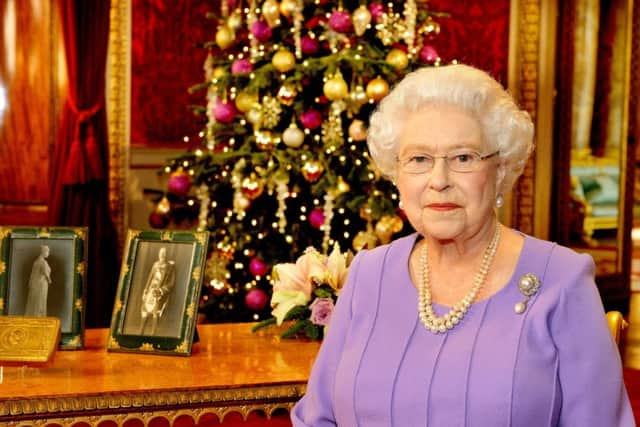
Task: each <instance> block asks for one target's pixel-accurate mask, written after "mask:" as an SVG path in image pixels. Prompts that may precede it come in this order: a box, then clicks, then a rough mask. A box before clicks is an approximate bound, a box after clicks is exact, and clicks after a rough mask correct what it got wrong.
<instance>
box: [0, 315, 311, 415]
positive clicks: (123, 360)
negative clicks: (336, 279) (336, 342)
mask: <svg viewBox="0 0 640 427" xmlns="http://www.w3.org/2000/svg"><path fill="white" fill-rule="evenodd" d="M251 326H252V325H251V324H246V323H245V324H219V325H199V326H198V332H199V335H200V342H199V343H197V344H195V345H194V347H193V354H192V356H191V357H181V356H161V355H152V354H131V353H109V352H107V351H106V350H105V343H106V339H107V333H108V330H106V329H89V330H87V331H86V349H85V350H82V351H58V352H57V353H56V354H55V356H54V359H53V361H52V362H50V363H48V364H47V365H44V366H39V367H34V366H4V367H2V380H1V381H0V426H7V427H13V426H24V425H28V426H32V425H35V426H47V425H50V424H52V423H55V424H58V425H61V426H71V425H73V424H76V423H77V422H79V421H81V422H84V423H87V424H88V425H90V426H97V425H98V424H100V423H102V425H108V426H112V427H113V426H114V425H117V426H122V425H124V424H125V422H126V424H127V426H129V425H138V426H139V425H145V426H146V425H149V422H150V420H153V419H157V418H158V417H162V418H164V419H165V420H168V422H169V425H172V424H173V421H174V420H176V418H177V417H180V416H182V415H185V414H186V415H189V416H191V417H192V418H193V420H194V422H196V423H198V422H199V420H200V419H201V418H202V417H203V416H205V415H206V416H209V417H210V416H211V414H215V415H216V416H217V417H218V418H219V419H220V420H222V419H223V418H224V416H225V415H226V414H227V413H229V412H233V411H237V412H240V413H241V414H242V415H243V417H246V416H247V415H248V414H249V412H252V411H255V410H261V411H264V413H266V414H267V415H268V416H269V415H270V414H272V413H273V411H275V410H276V409H279V408H284V409H287V410H289V409H290V408H291V407H292V406H293V404H294V403H295V402H296V401H297V400H298V399H299V398H300V397H301V396H302V394H303V393H304V390H305V384H306V381H307V378H308V376H309V372H310V369H311V365H312V363H313V359H314V358H315V355H316V353H317V351H318V348H319V343H317V342H309V341H299V340H281V339H280V338H279V337H278V336H277V333H278V331H277V330H276V329H266V330H262V331H259V332H258V333H256V334H253V333H251ZM183 418H184V417H183ZM132 419H137V420H139V421H137V424H136V423H134V424H131V423H130V421H131V420H132ZM140 421H141V422H142V423H143V424H140ZM105 422H106V423H105ZM114 423H115V424H114ZM80 425H83V424H80ZM84 425H85V426H86V424H84ZM164 425H167V424H166V423H164Z"/></svg>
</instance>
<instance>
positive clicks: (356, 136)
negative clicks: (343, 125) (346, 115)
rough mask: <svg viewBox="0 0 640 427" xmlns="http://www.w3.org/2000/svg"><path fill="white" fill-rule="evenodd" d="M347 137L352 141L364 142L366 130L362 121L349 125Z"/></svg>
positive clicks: (355, 121)
mask: <svg viewBox="0 0 640 427" xmlns="http://www.w3.org/2000/svg"><path fill="white" fill-rule="evenodd" d="M349 137H350V138H351V139H352V140H354V141H364V140H365V139H367V128H366V127H365V125H364V122H363V121H362V120H358V119H356V120H354V121H352V122H351V124H350V125H349Z"/></svg>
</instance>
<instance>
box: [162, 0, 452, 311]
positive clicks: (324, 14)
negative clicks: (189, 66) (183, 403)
mask: <svg viewBox="0 0 640 427" xmlns="http://www.w3.org/2000/svg"><path fill="white" fill-rule="evenodd" d="M438 16H439V15H438V14H436V13H433V12H431V11H429V10H427V8H426V5H425V4H424V3H417V2H416V1H413V0H409V1H394V2H388V3H380V2H366V1H347V0H344V1H342V2H337V3H336V2H328V1H325V0H315V1H310V0H281V1H280V2H279V3H278V2H277V1H276V0H265V1H264V2H259V1H254V0H251V1H249V2H248V3H241V4H239V3H234V2H233V0H231V1H223V2H222V5H221V10H219V11H216V13H211V16H210V17H211V19H212V28H214V30H213V31H212V34H215V40H212V41H207V42H205V43H203V48H206V49H208V50H209V55H208V57H207V60H206V63H205V64H204V71H205V81H204V82H203V83H202V84H199V85H197V86H195V87H193V88H192V90H194V91H196V90H200V91H202V92H203V94H204V93H206V103H207V105H206V106H195V107H194V110H195V111H196V112H197V113H199V114H200V117H202V118H203V131H202V133H201V137H202V144H201V147H200V148H198V149H197V150H195V151H191V152H188V153H186V154H184V155H183V156H181V157H180V158H176V159H173V160H171V161H170V162H169V164H168V166H167V167H166V169H165V171H166V173H169V174H170V177H169V184H168V193H167V195H166V197H164V198H162V200H160V202H159V203H158V206H157V208H156V210H155V211H154V212H153V213H152V216H151V222H152V225H154V226H158V227H164V226H166V225H167V222H168V221H169V220H174V221H175V220H183V219H184V218H185V217H187V218H188V217H189V215H194V216H197V220H196V223H197V227H198V228H200V229H208V230H210V231H211V233H212V235H211V238H210V242H211V246H210V250H209V257H208V261H207V268H206V272H205V279H204V280H205V286H204V289H203V292H202V295H203V296H202V303H201V312H202V313H204V314H205V315H206V316H207V318H208V319H209V321H249V320H262V319H264V318H265V317H268V316H269V311H270V308H269V304H268V302H269V292H270V289H271V285H270V280H271V279H272V277H271V269H272V266H273V265H274V264H276V263H283V262H292V261H294V260H295V259H296V258H297V257H298V256H300V255H301V254H302V253H303V252H304V251H305V249H306V248H307V247H309V246H312V247H315V248H316V249H317V250H318V251H319V252H321V253H328V252H329V251H330V250H332V249H333V248H334V247H335V245H338V246H339V248H340V249H341V250H342V251H347V250H352V251H358V250H360V249H361V248H364V247H373V246H376V245H379V244H384V243H387V242H389V241H390V240H391V239H392V238H394V237H396V236H399V235H401V234H406V233H408V232H410V231H411V228H410V226H409V225H408V224H407V223H406V221H405V219H404V217H403V215H402V211H401V210H400V209H399V208H398V195H397V192H396V190H395V188H394V186H393V185H392V183H390V182H389V181H387V180H386V179H384V178H383V177H382V176H381V175H380V174H379V173H378V171H377V170H376V168H375V167H374V165H373V164H372V162H371V159H370V157H369V154H368V152H367V146H366V135H367V125H368V118H369V116H370V114H371V112H372V111H373V109H374V108H375V106H376V104H377V102H379V101H380V100H381V99H382V98H384V97H385V95H386V94H387V93H388V91H389V88H390V87H391V86H393V84H394V83H396V82H397V81H399V80H400V79H401V78H402V77H403V76H404V75H405V74H406V73H407V72H409V71H411V70H413V69H415V68H418V67H423V66H437V65H438V63H439V61H440V58H439V57H438V54H437V52H436V51H435V49H434V48H433V47H432V46H431V44H430V40H431V39H432V38H433V37H435V36H436V35H437V34H438V32H439V24H438V23H437V22H436V19H437V18H438Z"/></svg>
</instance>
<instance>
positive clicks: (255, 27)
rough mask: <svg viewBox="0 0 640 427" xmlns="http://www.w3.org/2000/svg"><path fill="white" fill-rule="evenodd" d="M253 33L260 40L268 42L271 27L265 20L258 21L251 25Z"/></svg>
mask: <svg viewBox="0 0 640 427" xmlns="http://www.w3.org/2000/svg"><path fill="white" fill-rule="evenodd" d="M251 34H253V37H255V38H256V40H258V41H259V42H263V43H264V42H266V41H267V40H269V39H270V38H271V34H272V32H271V27H269V24H267V23H266V22H265V21H256V22H254V23H253V24H252V25H251Z"/></svg>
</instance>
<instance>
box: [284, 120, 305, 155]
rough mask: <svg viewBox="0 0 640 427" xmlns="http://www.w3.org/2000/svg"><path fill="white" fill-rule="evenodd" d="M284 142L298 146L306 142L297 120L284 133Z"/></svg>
mask: <svg viewBox="0 0 640 427" xmlns="http://www.w3.org/2000/svg"><path fill="white" fill-rule="evenodd" d="M282 142H284V144H285V145H286V146H287V147H291V148H298V147H300V146H301V145H302V143H303V142H304V132H303V131H301V130H300V128H298V126H297V125H296V122H295V121H292V122H291V124H290V125H289V127H288V128H287V129H285V131H284V132H283V133H282Z"/></svg>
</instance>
